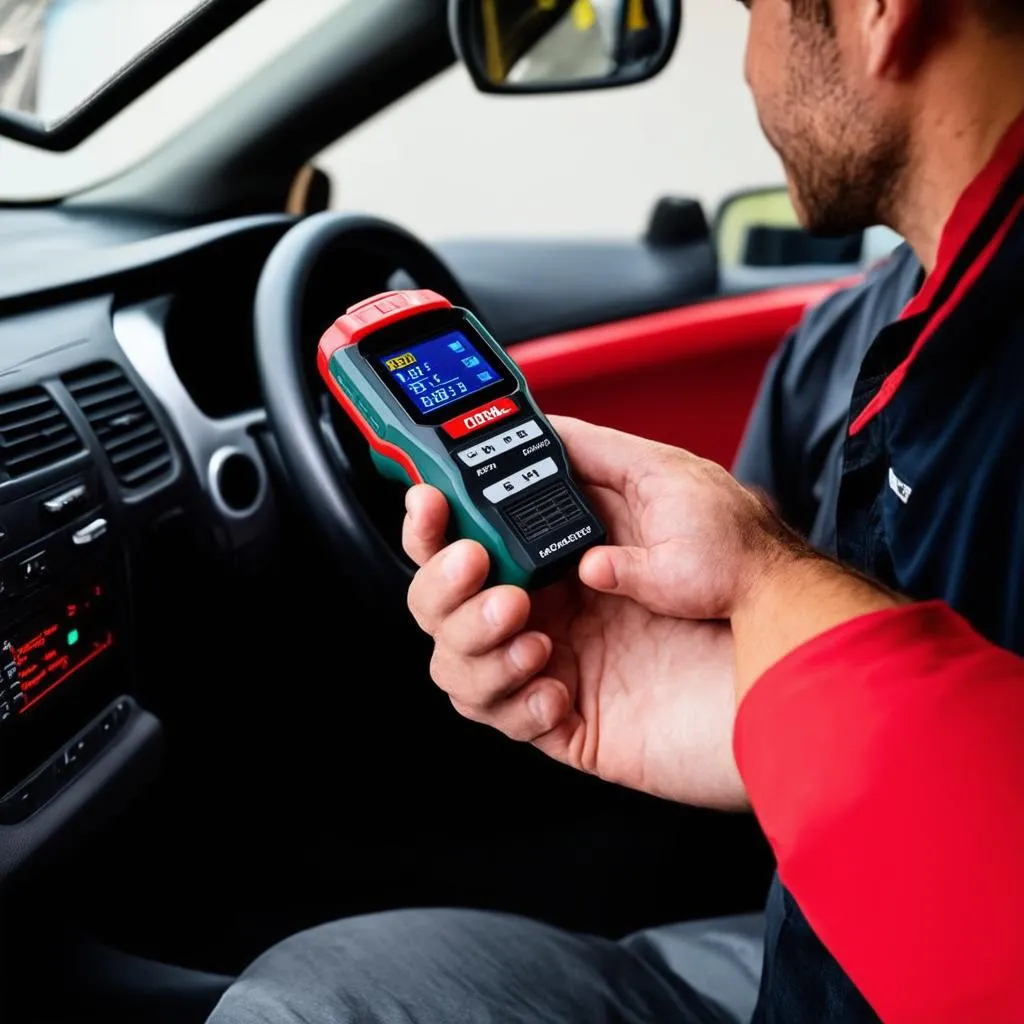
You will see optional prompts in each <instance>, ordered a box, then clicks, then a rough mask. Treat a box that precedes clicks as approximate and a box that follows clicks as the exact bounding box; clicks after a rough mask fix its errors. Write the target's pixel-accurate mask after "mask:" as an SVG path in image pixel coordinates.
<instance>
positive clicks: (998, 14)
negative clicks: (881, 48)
mask: <svg viewBox="0 0 1024 1024" xmlns="http://www.w3.org/2000/svg"><path fill="white" fill-rule="evenodd" d="M789 2H790V6H791V7H792V9H793V17H794V18H796V19H799V20H800V21H805V22H806V21H809V22H812V23H813V24H815V25H818V26H820V27H821V28H825V29H828V30H829V31H831V30H832V29H833V28H834V22H833V19H832V0H789ZM972 2H973V3H974V4H975V6H976V7H977V8H978V11H979V13H980V14H981V16H982V17H983V18H984V19H985V21H987V22H988V23H989V24H990V25H991V26H992V27H993V28H995V29H997V30H999V31H1006V32H1012V31H1015V30H1018V29H1024V0H972Z"/></svg>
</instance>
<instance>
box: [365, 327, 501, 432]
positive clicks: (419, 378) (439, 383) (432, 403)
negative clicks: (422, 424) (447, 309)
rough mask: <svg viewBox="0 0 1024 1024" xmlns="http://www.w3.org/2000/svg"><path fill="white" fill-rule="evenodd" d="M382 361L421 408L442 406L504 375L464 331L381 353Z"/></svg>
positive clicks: (453, 332)
mask: <svg viewBox="0 0 1024 1024" xmlns="http://www.w3.org/2000/svg"><path fill="white" fill-rule="evenodd" d="M380 363H381V365H382V366H383V367H384V369H385V370H387V372H388V373H389V374H391V376H392V378H393V379H394V380H395V381H397V382H398V384H399V386H400V387H401V389H402V390H403V391H404V392H405V393H406V394H407V395H408V396H409V398H410V400H411V401H412V404H413V405H414V406H415V407H416V408H417V409H418V410H419V411H420V412H432V411H433V410H434V409H440V408H441V407H442V406H445V405H449V404H450V403H451V402H456V401H458V400H459V399H460V398H465V396H466V395H471V394H473V392H475V391H480V390H482V389H483V388H486V387H489V386H490V385H491V384H493V383H494V382H495V381H498V380H500V379H501V375H500V374H499V373H498V372H497V371H496V370H495V369H494V367H493V366H491V364H490V363H489V362H487V360H486V359H485V358H484V357H483V356H482V355H481V354H480V352H479V351H478V350H477V348H476V347H475V346H474V345H473V343H472V342H471V341H470V340H469V338H467V337H466V335H465V334H463V333H462V331H452V332H451V333H450V334H442V335H441V336H440V337H439V338H431V340H430V341H425V342H423V343H422V344H421V345H413V346H412V348H407V349H403V350H401V351H399V352H394V353H392V354H391V355H388V356H381V357H380Z"/></svg>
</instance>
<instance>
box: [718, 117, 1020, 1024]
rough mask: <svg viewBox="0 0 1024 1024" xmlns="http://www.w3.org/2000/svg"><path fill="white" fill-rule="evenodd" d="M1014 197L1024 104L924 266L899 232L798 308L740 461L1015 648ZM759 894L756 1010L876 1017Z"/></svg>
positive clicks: (836, 968) (907, 586) (792, 905)
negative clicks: (885, 251) (761, 931)
mask: <svg viewBox="0 0 1024 1024" xmlns="http://www.w3.org/2000/svg"><path fill="white" fill-rule="evenodd" d="M1022 211H1024V118H1022V119H1021V120H1020V121H1018V122H1017V124H1016V125H1015V126H1014V127H1013V128H1012V129H1011V131H1010V132H1009V133H1008V135H1007V136H1006V138H1005V139H1004V140H1003V142H1002V144H1001V145H1000V147H999V149H998V151H997V153H996V154H995V155H994V156H993V159H992V162H991V163H990V164H989V166H988V167H987V168H986V169H985V170H984V171H983V172H982V174H981V175H980V176H979V177H978V179H976V180H975V182H974V183H972V185H971V186H969V188H968V190H967V191H966V192H965V193H964V195H963V196H962V197H961V200H960V202H959V203H958V205H957V208H956V210H955V211H954V213H953V215H952V217H951V218H950V221H949V223H948V224H947V226H946V229H945V231H944V234H943V239H942V243H941V245H940V248H939V255H938V261H937V264H936V267H935V270H934V271H933V272H932V273H931V274H930V275H929V276H928V277H927V279H925V277H924V274H923V272H922V269H921V266H920V264H919V263H918V261H917V259H916V257H915V256H914V254H913V252H912V251H911V250H910V249H909V248H908V247H906V246H904V247H902V248H900V249H899V250H897V252H896V253H895V254H894V255H893V256H892V257H891V258H890V259H889V260H887V261H886V262H885V263H884V264H883V265H882V266H880V267H878V268H876V269H875V270H874V271H873V272H872V273H871V274H869V275H868V277H867V278H866V280H865V281H864V282H863V283H862V284H860V285H858V286H857V287H855V288H852V289H848V290H846V291H844V292H841V293H838V294H836V295H835V296H833V297H831V298H830V299H828V300H826V301H825V302H824V303H822V304H821V305H820V306H818V307H817V308H815V309H814V310H812V311H810V312H809V313H808V314H807V316H806V317H805V318H804V321H803V322H802V324H801V325H800V327H799V328H798V329H797V330H796V331H795V332H794V333H793V334H792V335H791V336H790V337H789V338H788V339H787V340H786V341H785V343H784V344H783V346H782V348H781V350H780V351H779V353H778V354H777V355H776V356H775V358H774V360H773V362H772V364H771V365H770V367H769V370H768V373H767V375H766V377H765V381H764V383H763V385H762V388H761V393H760V395H759V397H758V400H757V404H756V407H755V411H754V415H753V418H752V420H751V424H750V427H749V429H748V431H747V436H746V438H745V440H744V443H743V446H742V448H741V451H740V454H739V456H738V458H737V463H736V467H735V470H736V475H737V476H738V477H739V478H740V479H741V480H743V481H744V482H745V483H748V484H750V485H752V486H757V487H759V488H760V489H761V490H763V491H765V492H767V493H768V494H769V495H770V496H771V497H772V498H773V499H774V501H775V503H776V506H777V508H778V510H779V512H780V514H781V515H782V517H783V518H784V519H786V521H787V522H789V523H790V525H792V526H794V527H795V528H796V529H798V530H800V531H801V532H802V533H803V534H804V535H805V536H807V537H808V538H809V539H810V541H811V542H812V543H813V544H814V545H815V546H817V547H819V548H820V549H821V550H823V551H826V552H828V553H830V554H832V555H834V556H836V557H838V558H839V559H840V560H841V561H843V562H844V563H846V564H848V565H850V566H852V567H854V568H856V569H859V570H861V571H862V572H864V573H866V574H867V575H869V576H872V577H873V578H875V579H877V580H880V581H881V582H883V583H885V584H886V585H888V586H890V587H892V588H893V589H895V590H898V591H900V592H901V593H904V594H907V595H910V596H912V597H914V598H917V599H919V600H925V599H931V598H941V599H944V600H945V601H946V602H947V603H948V604H949V605H950V606H952V607H953V608H954V609H956V610H957V611H958V612H960V614H962V615H963V616H964V617H965V618H967V619H968V620H969V621H970V622H971V623H972V624H973V625H974V627H975V628H976V629H977V630H978V631H979V632H981V633H982V634H984V635H985V636H986V637H988V638H989V639H990V640H992V641H994V642H995V643H997V644H999V645H1001V646H1003V647H1006V648H1008V649H1010V650H1013V651H1016V652H1017V653H1018V654H1024V216H1022ZM837 884H839V883H837ZM936 899H941V894H939V893H937V894H936ZM767 911H768V914H767V916H768V924H767V934H766V944H765V961H764V973H763V976H762V982H761V996H760V999H759V1003H758V1009H757V1012H756V1013H755V1018H754V1019H755V1021H756V1022H757V1024H804V1022H807V1024H822V1022H823V1021H843V1022H846V1021H851V1022H856V1021H874V1020H877V1019H878V1018H877V1016H876V1015H875V1014H874V1012H873V1011H872V1010H871V1008H870V1007H869V1006H868V1004H867V1002H866V1001H865V1000H864V998H863V997H862V996H861V995H860V993H859V992H858V991H857V989H856V987H855V985H854V984H853V983H852V982H851V981H850V979H849V978H848V977H847V976H846V974H845V972H844V971H843V969H842V967H841V966H840V965H839V964H838V963H837V962H836V961H835V960H834V958H833V957H832V956H831V954H830V953H829V952H828V950H827V949H826V948H825V947H824V946H823V945H822V943H821V942H820V941H819V940H818V938H817V936H816V935H815V934H814V931H813V929H812V928H811V926H810V925H809V923H808V922H807V920H806V919H805V918H804V916H803V914H802V913H801V911H800V908H799V907H798V906H797V905H796V902H795V901H794V900H793V898H792V897H791V895H790V894H789V893H788V892H787V891H786V890H785V888H784V887H783V886H782V885H781V884H780V883H779V881H778V879H777V878H776V880H775V882H774V884H773V887H772V892H771V894H770V896H769V901H768V908H767ZM950 927H956V923H955V922H951V923H950ZM878 941H879V942H880V943H885V942H886V936H884V935H879V937H878ZM964 941H965V942H970V941H971V937H970V936H965V937H964ZM899 955H900V953H899V950H895V949H894V950H893V956H897V957H898V956H899Z"/></svg>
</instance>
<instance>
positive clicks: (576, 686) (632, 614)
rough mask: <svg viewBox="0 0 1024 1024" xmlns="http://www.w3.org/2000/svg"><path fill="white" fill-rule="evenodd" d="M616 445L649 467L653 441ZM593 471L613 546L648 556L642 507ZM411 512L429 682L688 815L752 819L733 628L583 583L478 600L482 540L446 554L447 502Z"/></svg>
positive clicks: (590, 483)
mask: <svg viewBox="0 0 1024 1024" xmlns="http://www.w3.org/2000/svg"><path fill="white" fill-rule="evenodd" d="M559 426H560V427H561V422H560V424H559ZM590 429H593V430H599V428H590ZM601 433H602V434H603V433H609V434H610V433H611V432H601ZM615 436H616V437H620V438H622V439H623V441H622V443H621V444H620V454H621V456H622V457H623V458H625V459H626V460H627V461H631V460H633V459H635V458H636V457H637V456H638V455H639V456H640V457H641V458H644V457H647V455H648V448H647V446H648V445H649V444H650V442H646V441H641V440H639V439H637V438H628V437H627V435H615ZM599 440H600V437H599ZM582 443H583V444H586V442H582ZM635 446H639V448H637V447H635ZM654 447H660V446H654ZM570 454H571V457H573V458H575V457H576V455H577V451H576V450H575V448H572V447H571V448H570ZM591 454H596V453H593V452H592V453H591ZM591 462H593V460H591ZM592 473H593V476H592V477H588V475H587V474H586V473H584V474H579V479H580V482H581V483H582V484H583V485H584V486H587V490H588V493H589V496H590V497H591V499H592V500H593V501H594V503H595V506H596V507H597V510H598V513H599V515H600V516H601V517H602V519H603V521H604V523H605V525H606V526H607V527H608V530H609V532H610V536H611V538H612V539H613V540H614V541H616V542H618V543H621V544H624V545H627V546H635V545H642V544H643V543H644V537H643V536H642V535H641V534H640V533H639V532H638V524H639V518H640V517H638V516H637V514H636V510H635V508H634V507H633V504H632V496H631V495H630V494H628V493H627V494H623V493H619V492H617V491H616V490H615V489H614V486H613V485H612V483H611V482H610V481H607V480H605V482H603V483H597V482H596V479H602V480H604V478H605V477H606V476H607V474H604V473H602V472H600V471H599V470H598V469H597V467H596V465H595V466H594V467H593V468H592ZM595 478H596V479H595ZM407 508H408V513H409V514H408V516H407V518H406V522H405V530H404V544H405V549H406V551H407V552H408V554H409V555H410V557H411V558H413V560H414V561H416V563H417V564H418V565H420V566H422V568H421V569H420V571H419V572H418V573H417V575H416V578H415V580H414V581H413V584H412V586H411V587H410V590H409V607H410V609H411V610H412V612H413V615H414V616H415V617H416V620H417V622H418V623H419V624H420V626H421V627H422V628H423V629H424V630H425V631H426V632H428V633H429V634H430V635H431V636H433V637H434V641H435V647H434V656H433V659H432V665H431V671H432V675H433V677H434V679H435V681H436V682H437V683H438V685H439V686H440V687H441V688H442V689H443V690H445V691H446V692H447V693H448V694H449V695H450V697H451V700H452V704H453V705H454V706H455V708H456V709H457V710H458V711H459V712H460V713H461V714H463V715H465V716H466V717H468V718H470V719H472V720H474V721H478V722H483V723H486V724H488V725H491V726H494V727H495V728H497V729H499V730H501V731H502V732H503V733H505V734H506V735H508V736H510V737H512V738H513V739H517V740H521V741H529V742H533V743H534V744H535V745H536V746H537V747H538V748H540V749H541V750H543V751H544V752H545V753H547V754H549V755H550V756H551V757H554V758H556V759H557V760H559V761H562V762H564V763H566V764H569V765H572V766H573V767H576V768H579V769H582V770H584V771H588V772H591V773H594V774H597V775H599V776H601V777H602V778H604V779H607V780H609V781H612V782H617V783H621V784H623V785H626V786H630V787H632V788H634V789H640V790H644V791H646V792H649V793H653V794H655V795H658V796H662V797H667V798H669V799H672V800H676V801H679V802H682V803H691V804H699V805H705V806H713V807H718V808H722V809H739V808H743V807H746V797H745V794H744V791H743V787H742V784H741V783H740V780H739V775H738V772H737V770H736V765H735V761H734V759H733V755H732V727H733V720H734V716H735V697H734V690H733V682H734V655H733V645H732V638H731V635H730V632H729V629H728V627H727V626H726V625H723V624H722V623H718V622H688V621H684V620H681V619H678V618H674V617H671V616H668V615H662V614H659V613H657V612H654V611H651V610H650V609H649V608H646V607H644V606H643V605H641V604H639V603H637V602H636V601H633V600H630V599H629V598H625V597H620V596H615V595H606V594H599V593H595V592H594V591H593V590H591V589H590V588H588V587H585V586H583V585H581V584H580V582H579V581H578V580H575V579H569V580H566V581H564V582H562V583H559V584H557V585H555V586H553V587H549V588H548V589H546V590H544V591H542V592H540V593H535V594H533V595H530V594H527V593H526V592H525V591H523V590H520V589H518V588H515V587H507V586H506V587H493V588H491V589H488V590H484V591H481V587H482V586H483V583H484V580H485V578H486V576H487V571H488V558H487V554H486V552H485V551H484V550H483V548H482V547H481V546H480V545H479V544H476V543H475V542H472V541H458V542H457V543H455V544H452V545H450V546H445V541H444V532H445V529H446V527H447V523H448V507H447V504H446V502H445V500H444V498H443V497H442V496H441V494H440V493H439V492H438V491H436V490H434V489H433V488H430V487H423V486H421V487H416V488H413V489H412V490H410V492H409V495H408V501H407ZM667 522H668V520H667V519H666V523H667Z"/></svg>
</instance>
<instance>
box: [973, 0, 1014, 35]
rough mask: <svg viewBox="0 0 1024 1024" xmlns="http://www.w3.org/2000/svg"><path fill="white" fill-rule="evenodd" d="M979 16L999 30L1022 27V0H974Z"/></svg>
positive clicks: (1012, 29) (1011, 29) (1010, 30)
mask: <svg viewBox="0 0 1024 1024" xmlns="http://www.w3.org/2000/svg"><path fill="white" fill-rule="evenodd" d="M974 2H975V4H976V5H977V7H978V10H979V12H980V13H981V16H982V17H983V18H984V19H985V20H986V21H987V22H988V23H989V24H990V25H991V26H992V27H993V28H994V29H997V30H999V31H1004V32H1013V31H1018V30H1021V29H1024V0H974Z"/></svg>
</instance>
